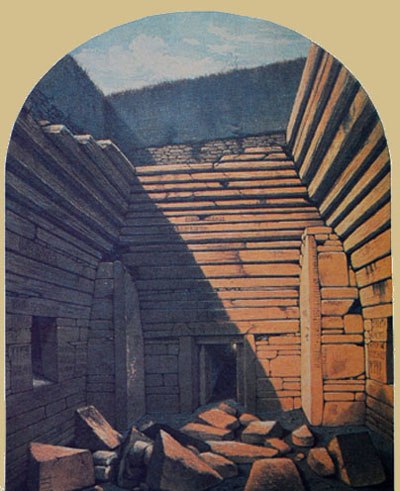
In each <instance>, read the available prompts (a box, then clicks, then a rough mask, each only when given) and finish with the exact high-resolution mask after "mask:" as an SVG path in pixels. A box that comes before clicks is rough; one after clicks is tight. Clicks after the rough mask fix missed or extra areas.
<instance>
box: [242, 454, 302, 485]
mask: <svg viewBox="0 0 400 491" xmlns="http://www.w3.org/2000/svg"><path fill="white" fill-rule="evenodd" d="M286 490H290V491H304V486H303V483H302V481H301V477H300V474H299V471H298V470H297V467H296V465H295V464H294V463H293V462H292V461H291V460H290V459H287V458H280V459H262V460H258V461H257V462H255V463H254V464H253V466H252V468H251V471H250V476H249V479H248V480H247V483H246V487H245V488H244V491H286Z"/></svg>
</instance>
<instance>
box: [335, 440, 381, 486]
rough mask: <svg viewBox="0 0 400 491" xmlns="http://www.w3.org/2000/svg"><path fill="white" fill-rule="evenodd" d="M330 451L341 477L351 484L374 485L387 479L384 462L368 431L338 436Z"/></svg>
mask: <svg viewBox="0 0 400 491" xmlns="http://www.w3.org/2000/svg"><path fill="white" fill-rule="evenodd" d="M328 451H329V453H330V455H331V456H332V458H333V460H334V462H335V465H336V469H337V472H338V475H339V477H340V479H341V480H342V481H343V482H344V483H346V484H348V485H349V486H352V487H363V486H374V485H376V484H381V483H383V482H384V481H385V479H386V476H385V471H384V468H383V466H382V462H381V460H380V458H379V456H378V454H377V452H376V450H375V447H374V446H373V443H372V441H371V438H370V436H369V434H368V433H367V432H366V431H365V432H362V433H349V434H345V435H338V436H336V437H335V438H333V439H332V440H331V441H330V442H329V445H328Z"/></svg>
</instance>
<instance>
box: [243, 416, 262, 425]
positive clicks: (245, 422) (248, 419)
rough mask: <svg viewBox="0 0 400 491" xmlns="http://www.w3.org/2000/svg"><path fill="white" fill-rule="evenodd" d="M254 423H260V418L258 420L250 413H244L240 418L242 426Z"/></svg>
mask: <svg viewBox="0 0 400 491" xmlns="http://www.w3.org/2000/svg"><path fill="white" fill-rule="evenodd" d="M254 421H260V418H257V416H254V414H250V413H243V414H241V415H240V416H239V422H240V424H241V425H242V426H248V425H249V424H250V423H253V422H254Z"/></svg>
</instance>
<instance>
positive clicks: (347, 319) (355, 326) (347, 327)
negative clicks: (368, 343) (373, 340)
mask: <svg viewBox="0 0 400 491" xmlns="http://www.w3.org/2000/svg"><path fill="white" fill-rule="evenodd" d="M344 331H345V333H346V334H362V333H363V332H364V326H363V318H362V316H361V315H360V314H346V315H345V316H344Z"/></svg>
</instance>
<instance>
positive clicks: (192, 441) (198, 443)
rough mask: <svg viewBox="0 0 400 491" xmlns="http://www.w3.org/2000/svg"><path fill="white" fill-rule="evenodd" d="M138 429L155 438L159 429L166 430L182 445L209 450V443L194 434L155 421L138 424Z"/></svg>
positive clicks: (199, 449)
mask: <svg viewBox="0 0 400 491" xmlns="http://www.w3.org/2000/svg"><path fill="white" fill-rule="evenodd" d="M139 429H140V431H142V432H143V433H144V434H145V435H146V436H148V437H149V438H151V439H152V440H155V439H156V437H157V435H158V433H160V430H163V431H166V432H167V433H169V434H170V435H171V436H172V438H174V439H175V440H176V441H178V442H179V443H180V444H181V445H183V446H184V447H187V446H189V445H191V446H192V447H196V448H197V450H198V451H199V452H208V451H209V450H210V447H209V445H207V443H205V442H204V441H203V440H200V439H198V438H195V437H194V436H190V435H188V434H186V433H183V432H182V431H179V430H176V429H175V428H172V427H171V426H169V425H166V424H162V423H156V422H154V421H152V422H151V423H147V424H146V425H142V426H139Z"/></svg>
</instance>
